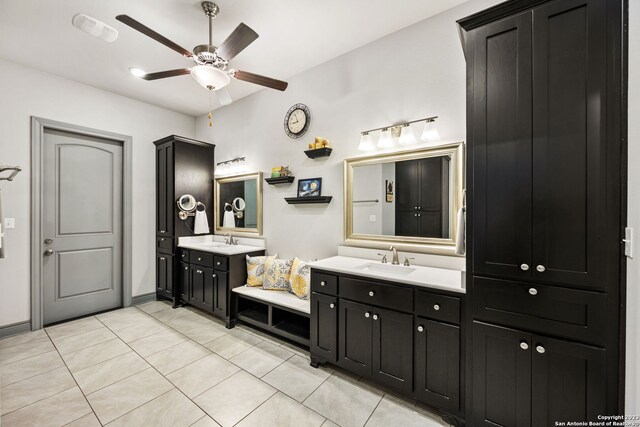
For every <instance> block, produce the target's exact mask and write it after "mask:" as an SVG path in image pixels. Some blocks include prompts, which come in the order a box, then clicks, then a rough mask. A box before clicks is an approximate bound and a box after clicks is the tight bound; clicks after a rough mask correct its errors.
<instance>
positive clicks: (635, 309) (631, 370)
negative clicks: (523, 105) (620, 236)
mask: <svg viewBox="0 0 640 427" xmlns="http://www.w3.org/2000/svg"><path fill="white" fill-rule="evenodd" d="M639 79H640V2H638V1H636V0H631V1H629V152H628V155H629V162H628V163H629V181H628V185H629V187H628V192H629V206H628V221H627V222H628V224H629V227H633V228H634V231H635V244H634V252H635V254H634V259H629V260H628V261H627V362H626V369H627V373H626V388H627V392H626V412H627V414H640V289H638V287H639V286H640V244H638V243H639V240H638V239H640V168H638V165H640V123H639V122H638V117H640V80H639Z"/></svg>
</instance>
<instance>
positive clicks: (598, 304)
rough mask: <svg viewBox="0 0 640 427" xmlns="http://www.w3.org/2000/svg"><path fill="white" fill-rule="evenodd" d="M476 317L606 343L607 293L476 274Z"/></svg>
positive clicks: (571, 337) (474, 307) (581, 339)
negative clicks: (489, 277) (487, 277)
mask: <svg viewBox="0 0 640 427" xmlns="http://www.w3.org/2000/svg"><path fill="white" fill-rule="evenodd" d="M473 285H474V293H475V297H474V304H473V314H474V317H475V320H482V321H486V322H492V323H497V324H502V325H508V326H510V327H513V328H520V329H525V330H529V331H533V332H539V333H544V334H550V335H553V336H559V337H565V338H570V339H572V340H579V341H583V342H587V343H592V344H597V345H604V344H605V343H604V340H605V336H604V335H605V329H604V325H605V317H604V314H605V313H606V299H607V296H606V295H605V294H599V293H596V292H589V291H578V290H574V289H567V288H560V287H557V286H545V285H537V284H531V283H520V282H512V281H507V280H496V279H486V278H480V277H474V279H473Z"/></svg>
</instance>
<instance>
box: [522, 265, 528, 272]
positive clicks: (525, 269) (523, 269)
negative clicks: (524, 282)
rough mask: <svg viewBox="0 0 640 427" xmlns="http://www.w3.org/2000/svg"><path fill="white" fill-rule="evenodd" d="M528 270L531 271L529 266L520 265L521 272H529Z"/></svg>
mask: <svg viewBox="0 0 640 427" xmlns="http://www.w3.org/2000/svg"><path fill="white" fill-rule="evenodd" d="M528 269H529V266H528V265H527V264H520V270H522V271H527V270H528Z"/></svg>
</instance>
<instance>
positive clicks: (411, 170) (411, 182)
mask: <svg viewBox="0 0 640 427" xmlns="http://www.w3.org/2000/svg"><path fill="white" fill-rule="evenodd" d="M419 180H420V166H419V164H418V161H417V160H407V161H404V162H397V163H396V182H395V186H396V208H395V214H396V224H395V225H396V228H395V234H396V236H417V235H418V232H419V227H418V207H419V206H420V189H419V187H418V185H417V183H418V181H419Z"/></svg>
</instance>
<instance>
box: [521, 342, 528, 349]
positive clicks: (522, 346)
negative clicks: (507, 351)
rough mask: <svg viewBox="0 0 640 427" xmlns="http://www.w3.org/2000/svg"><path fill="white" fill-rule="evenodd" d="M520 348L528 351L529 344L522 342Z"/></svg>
mask: <svg viewBox="0 0 640 427" xmlns="http://www.w3.org/2000/svg"><path fill="white" fill-rule="evenodd" d="M520 348H521V349H523V350H527V349H528V348H529V344H527V343H526V341H522V342H520Z"/></svg>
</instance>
